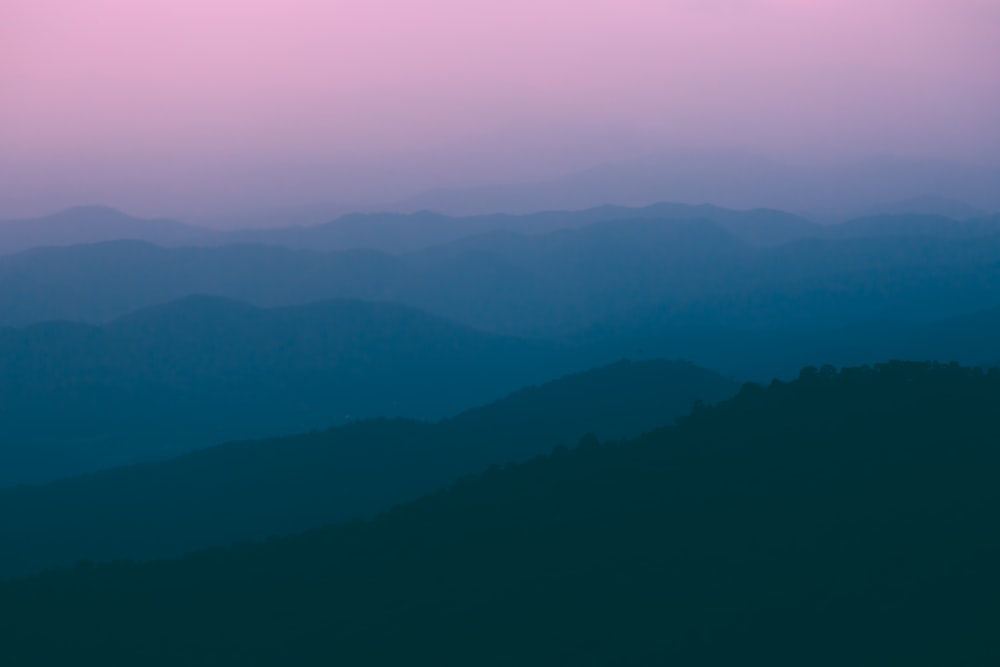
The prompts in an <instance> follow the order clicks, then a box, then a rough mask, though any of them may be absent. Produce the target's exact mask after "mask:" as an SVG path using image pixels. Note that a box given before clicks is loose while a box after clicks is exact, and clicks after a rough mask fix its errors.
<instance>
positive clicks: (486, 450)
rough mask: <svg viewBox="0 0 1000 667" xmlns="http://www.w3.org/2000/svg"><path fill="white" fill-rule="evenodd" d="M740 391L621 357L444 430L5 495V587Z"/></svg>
mask: <svg viewBox="0 0 1000 667" xmlns="http://www.w3.org/2000/svg"><path fill="white" fill-rule="evenodd" d="M738 388H739V385H737V384H736V383H735V382H733V381H731V380H727V379H725V378H723V377H721V376H719V375H716V374H715V373H713V372H711V371H708V370H705V369H703V368H699V367H697V366H694V365H692V364H688V363H684V362H668V361H645V362H627V361H620V362H618V363H616V364H612V365H610V366H605V367H603V368H596V369H593V370H590V371H587V372H585V373H577V374H574V375H568V376H565V377H563V378H560V379H558V380H555V381H553V382H549V383H546V384H544V385H542V386H539V387H531V388H528V389H522V390H521V391H518V392H516V393H514V394H511V395H510V396H507V397H506V398H503V399H501V400H499V401H496V402H494V403H491V404H489V405H486V406H483V407H480V408H476V409H473V410H468V411H466V412H463V413H462V414H460V415H458V416H456V417H453V418H451V419H447V420H444V421H441V422H437V423H433V424H432V423H427V422H417V421H411V420H406V419H379V420H371V421H363V422H357V423H354V424H351V425H348V426H342V427H339V428H333V429H329V430H325V431H317V432H313V433H307V434H301V435H293V436H288V437H283V438H274V439H269V440H258V441H252V442H234V443H230V444H227V445H221V446H218V447H209V448H207V449H203V450H200V451H197V452H193V453H191V454H188V455H186V456H182V457H179V458H176V459H171V460H167V461H161V462H157V463H149V464H145V465H137V466H129V467H125V468H117V469H113V470H108V471H104V472H101V473H97V474H93V475H87V476H83V477H76V478H72V479H67V480H62V481H59V482H54V483H51V484H45V485H40V486H25V487H16V488H8V489H0V535H2V536H3V537H4V539H5V540H7V544H6V547H5V548H3V549H0V579H4V578H9V577H12V576H18V575H25V574H32V573H35V572H40V571H42V570H44V569H47V568H50V567H58V566H63V567H65V566H72V565H74V564H76V562H77V561H79V560H83V559H89V560H96V561H100V560H116V559H121V558H164V557H168V556H178V555H181V554H183V553H186V552H188V551H193V550H194V549H200V548H205V547H209V546H216V545H225V544H230V543H233V542H237V541H246V540H263V539H266V538H268V537H271V536H272V535H281V534H286V535H287V534H292V533H297V532H301V531H303V530H308V529H310V528H316V527H319V526H322V525H325V524H329V523H334V522H337V521H345V520H349V519H354V518H358V517H363V516H366V515H367V516H370V515H372V514H374V513H376V512H378V511H383V510H386V509H389V508H390V507H392V505H393V504H395V503H400V502H404V501H407V500H412V499H414V498H417V497H419V496H421V495H424V494H426V493H430V492H432V491H436V490H437V489H440V488H442V487H444V486H446V485H448V484H450V483H451V482H453V481H454V480H455V479H457V478H459V477H460V476H462V475H467V474H470V473H477V472H479V471H481V470H483V469H485V468H486V467H487V466H489V465H491V464H504V463H507V462H511V461H525V460H528V459H531V458H533V457H535V456H538V455H539V454H543V453H546V452H549V451H550V450H551V449H552V447H553V445H555V444H556V443H558V442H567V443H573V442H576V441H577V440H578V439H579V438H580V437H581V436H583V435H585V434H588V433H593V434H595V435H597V436H599V437H601V438H621V437H627V436H635V435H638V434H640V433H644V432H645V431H648V430H650V429H653V428H656V427H658V426H663V425H665V424H667V423H670V422H671V421H672V420H673V419H674V418H676V417H677V416H679V415H683V414H686V413H687V412H688V411H689V410H690V409H691V406H692V405H693V404H694V403H695V401H699V400H700V401H705V402H710V403H714V402H716V401H718V400H720V399H723V398H728V397H729V396H731V395H732V394H734V393H735V392H736V390H737V389H738Z"/></svg>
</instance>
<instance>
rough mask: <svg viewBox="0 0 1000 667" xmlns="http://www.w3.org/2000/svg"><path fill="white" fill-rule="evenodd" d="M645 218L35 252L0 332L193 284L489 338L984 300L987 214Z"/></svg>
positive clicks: (801, 319) (830, 316)
mask: <svg viewBox="0 0 1000 667" xmlns="http://www.w3.org/2000/svg"><path fill="white" fill-rule="evenodd" d="M666 208H668V209H669V207H666ZM647 213H648V214H649V215H650V216H653V217H650V218H646V219H644V218H641V217H639V218H633V219H618V220H605V221H602V222H596V223H590V224H584V225H581V226H579V227H577V228H574V229H562V230H559V231H553V232H550V233H545V234H523V233H514V232H491V233H485V234H479V235H475V236H470V237H466V238H462V239H459V240H457V241H454V242H452V243H448V244H444V245H439V246H433V247H431V248H428V249H426V250H422V251H419V252H413V253H406V254H403V255H389V254H385V253H379V252H376V251H371V250H353V251H343V252H338V253H317V252H312V251H295V250H289V249H286V248H281V247H270V246H260V245H257V246H248V245H233V246H222V247H211V248H176V249H163V248H159V247H155V246H151V245H148V244H141V243H136V242H115V243H106V244H97V245H89V246H74V247H69V248H44V249H35V250H32V251H29V252H26V253H21V254H18V255H14V256H9V257H4V258H0V325H25V324H30V323H33V322H39V321H45V320H52V319H70V320H75V321H84V322H102V321H107V320H108V319H110V318H113V317H117V316H121V315H124V314H126V313H129V312H131V311H133V310H135V309H137V308H143V307H147V306H151V305H155V304H158V303H163V302H165V301H169V300H172V299H177V298H181V297H184V296H186V295H189V294H199V293H201V294H213V295H217V296H223V297H227V298H235V299H240V300H244V301H247V302H250V303H252V304H255V305H258V306H268V307H269V306H279V305H290V304H303V303H307V302H311V301H316V300H322V299H330V298H357V299H364V300H380V301H394V302H399V303H403V304H407V305H410V306H413V307H417V308H421V309H424V310H427V311H429V312H432V313H435V314H437V315H440V316H443V317H447V318H450V319H454V320H456V321H458V322H461V323H463V324H466V325H470V326H474V327H478V328H482V329H486V330H490V331H495V332H499V333H503V334H509V335H517V336H569V335H576V334H578V333H579V332H581V331H585V330H587V329H589V328H591V327H593V326H595V325H599V324H610V325H611V326H629V325H631V324H642V323H643V322H645V321H647V320H654V321H666V320H668V319H669V320H670V321H671V322H673V323H674V324H675V325H677V326H712V327H729V328H772V329H773V328H790V327H791V328H808V327H827V326H831V325H834V326H847V325H851V324H853V323H858V322H862V321H867V320H871V319H889V320H893V319H897V320H899V319H901V320H922V321H928V320H932V319H937V318H944V317H953V316H958V315H961V314H964V313H969V312H973V311H976V310H982V309H986V308H991V307H993V306H995V305H996V303H997V297H996V295H997V294H998V293H1000V292H998V287H1000V233H995V230H1000V219H997V218H995V217H994V218H983V219H980V220H973V221H962V222H959V221H951V220H947V219H943V218H928V217H905V218H900V217H891V216H890V217H874V218H866V219H862V220H858V221H855V222H852V223H847V224H845V225H840V226H835V227H816V228H815V229H816V230H818V231H819V232H820V234H821V235H820V236H819V237H806V238H800V237H801V236H802V234H804V233H806V232H807V231H809V230H813V229H814V227H812V226H810V225H809V223H806V222H804V221H801V220H799V219H797V218H794V217H790V216H787V215H786V214H782V213H776V212H766V211H755V212H746V213H732V212H725V211H719V210H709V212H708V214H709V215H714V216H715V217H716V219H717V220H718V222H712V221H709V220H704V219H693V220H692V219H688V218H679V219H669V218H667V219H664V218H663V217H660V216H659V215H658V214H657V213H656V209H655V208H654V209H649V210H648V211H647ZM597 215H600V213H598V214H597ZM733 229H738V230H741V231H740V233H739V236H737V234H736V233H734V232H733V231H730V230H733ZM827 236H833V238H826V237H827ZM750 237H756V238H757V239H758V243H755V244H751V243H748V242H747V241H746V240H744V239H747V238H750ZM778 238H784V239H786V241H785V242H783V243H778V242H776V241H777V239H778Z"/></svg>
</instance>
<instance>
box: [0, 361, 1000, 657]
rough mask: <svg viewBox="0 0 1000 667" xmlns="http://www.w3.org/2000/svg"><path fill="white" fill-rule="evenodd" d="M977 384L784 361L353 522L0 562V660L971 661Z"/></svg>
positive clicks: (993, 506)
mask: <svg viewBox="0 0 1000 667" xmlns="http://www.w3.org/2000/svg"><path fill="white" fill-rule="evenodd" d="M998 407H1000V370H996V369H993V370H989V371H986V370H982V369H969V368H962V367H958V366H943V365H936V364H907V363H892V364H888V365H883V366H878V367H875V368H855V369H848V370H843V371H840V372H837V371H835V370H834V369H832V368H824V369H821V370H817V369H807V370H806V371H804V372H803V373H802V375H801V377H800V378H799V379H798V380H796V381H794V382H791V383H774V384H772V385H771V386H769V387H766V388H763V387H760V386H757V385H747V386H745V387H744V388H743V389H742V390H741V392H740V393H739V394H738V395H737V396H736V397H735V398H733V399H731V400H729V401H726V402H724V403H722V404H720V405H719V406H718V407H708V408H700V409H696V410H695V412H694V413H693V414H692V415H691V416H690V417H689V418H686V419H684V420H682V421H681V422H680V423H679V424H678V425H677V426H675V427H670V428H665V429H661V430H659V431H655V432H652V433H650V434H648V435H646V436H644V437H641V438H638V439H635V440H631V441H628V442H625V443H620V444H617V445H604V446H601V445H599V444H598V443H596V442H593V441H590V440H586V441H584V442H582V443H581V445H580V446H579V447H577V448H576V449H575V450H572V451H565V450H556V451H555V452H553V453H552V455H550V456H546V457H542V458H537V459H534V460H532V461H531V462H529V463H526V464H521V465H515V466H510V467H507V468H506V469H502V470H501V469H494V470H491V471H489V472H487V473H485V474H483V475H481V476H479V477H478V478H476V479H472V480H466V481H464V482H462V483H459V484H457V485H455V486H454V487H453V488H451V489H449V490H447V491H445V492H441V493H438V494H436V495H434V496H430V497H426V498H424V499H422V500H419V501H417V502H413V503H409V504H407V505H404V506H401V507H399V508H397V509H395V510H393V511H391V512H389V513H387V514H384V515H382V516H381V517H379V518H377V519H376V520H374V521H371V522H356V523H352V524H348V525H343V526H339V527H333V528H328V529H322V530H318V531H314V532H310V533H307V534H304V535H301V536H299V537H294V538H286V539H281V540H274V541H271V542H269V543H267V544H264V545H258V546H253V547H242V548H237V549H231V550H225V549H220V550H214V551H209V552H204V553H199V554H197V555H193V556H189V557H187V558H184V559H181V560H177V561H165V562H160V563H156V564H152V565H129V564H116V565H111V566H81V567H78V568H77V569H76V570H73V571H68V572H64V573H54V574H48V575H45V576H42V577H39V578H33V579H29V580H24V581H21V582H16V583H12V584H6V585H3V586H0V627H3V628H4V638H3V642H2V643H0V661H2V662H3V664H11V665H66V664H88V665H90V664H93V665H140V664H141V665H171V666H173V665H330V664H336V665H365V664H381V665H395V664H435V665H441V664H446V665H468V664H477V665H484V664H485V665H513V664H518V665H524V664H537V665H558V664H565V665H581V664H583V665H588V664H591V665H611V664H613V665H650V664H677V665H726V666H729V665H741V664H747V665H750V664H754V665H765V664H766V665H796V666H799V665H942V664H948V665H985V664H997V663H998V661H1000V644H998V643H997V642H996V640H995V639H996V627H997V621H998V619H1000V571H998V569H997V567H996V563H997V558H998V556H1000V536H998V533H997V531H996V528H995V525H996V517H997V515H998V511H1000V486H998V485H997V484H996V480H997V478H998V474H1000V448H998V447H1000V420H998V419H997V417H996V415H997V409H998Z"/></svg>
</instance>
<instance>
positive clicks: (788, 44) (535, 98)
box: [0, 0, 1000, 215]
mask: <svg viewBox="0 0 1000 667" xmlns="http://www.w3.org/2000/svg"><path fill="white" fill-rule="evenodd" d="M998 72H1000V0H503V1H502V2H500V1H493V0H143V1H142V2H136V1H135V0H3V1H2V2H0V182H2V183H3V184H2V185H0V215H4V214H7V215H10V214H15V213H29V212H41V210H42V209H46V208H52V207H58V206H61V205H70V204H77V203H96V202H99V203H107V204H111V205H120V206H121V205H123V206H126V207H130V208H131V209H133V210H138V212H141V213H146V214H159V213H164V214H175V213H182V214H183V213H185V212H187V213H190V214H196V213H199V212H200V213H206V214H207V213H209V212H213V211H215V212H218V211H222V210H224V209H227V207H228V208H229V209H234V207H235V208H238V207H239V206H240V205H242V206H244V207H245V208H249V207H253V206H268V205H275V206H289V205H292V204H296V205H309V204H319V203H324V202H325V203H330V202H340V203H344V202H348V203H350V202H373V201H386V202H388V201H391V200H392V199H393V198H398V197H404V196H407V195H409V194H413V193H415V192H418V191H420V190H421V189H426V188H433V187H442V186H453V185H474V184H479V183H489V182H504V181H516V180H532V179H544V178H549V177H553V176H555V175H558V174H560V173H564V172H568V171H573V170H576V169H582V168H586V167H589V166H592V165H595V164H600V163H601V162H604V161H613V160H619V159H626V158H630V157H636V156H639V155H642V154H644V153H649V152H655V151H658V150H669V149H671V148H676V147H683V148H696V149H697V148H719V147H726V148H735V149H740V150H746V151H753V152H758V153H762V154H767V155H770V156H777V157H781V158H783V159H790V160H815V161H822V160H844V159H854V158H858V157H863V156H866V155H884V154H893V155H916V156H923V157H928V156H931V157H940V158H946V159H949V160H955V161H963V162H988V161H993V162H994V163H995V162H996V161H997V157H996V156H998V155H1000V74H998Z"/></svg>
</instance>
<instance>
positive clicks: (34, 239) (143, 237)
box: [0, 206, 210, 255]
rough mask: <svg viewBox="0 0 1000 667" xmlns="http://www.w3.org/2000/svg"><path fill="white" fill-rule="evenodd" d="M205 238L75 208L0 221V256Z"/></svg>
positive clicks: (196, 231) (186, 228) (99, 209)
mask: <svg viewBox="0 0 1000 667" xmlns="http://www.w3.org/2000/svg"><path fill="white" fill-rule="evenodd" d="M209 238H210V235H209V232H207V231H206V230H203V229H200V228H198V227H194V226H192V225H186V224H184V223H181V222H177V221H175V220H168V219H163V218H157V219H146V218H137V217H134V216H130V215H126V214H125V213H122V212H121V211H118V210H115V209H113V208H109V207H107V206H78V207H76V208H71V209H66V210H65V211H60V212H59V213H55V214H52V215H47V216H42V217H38V218H24V219H19V220H0V255H4V254H12V253H16V252H21V251H23V250H28V249H30V248H35V247H39V246H68V245H77V244H81V243H99V242H102V241H119V240H124V239H132V240H140V241H147V242H150V243H156V244H159V245H165V246H177V245H186V244H192V243H199V242H203V241H206V240H208V239H209Z"/></svg>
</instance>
